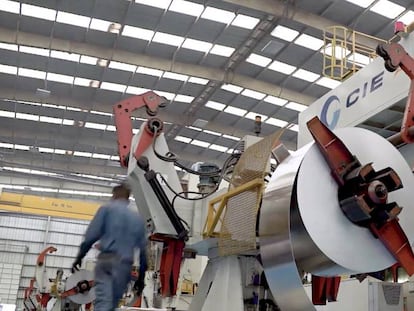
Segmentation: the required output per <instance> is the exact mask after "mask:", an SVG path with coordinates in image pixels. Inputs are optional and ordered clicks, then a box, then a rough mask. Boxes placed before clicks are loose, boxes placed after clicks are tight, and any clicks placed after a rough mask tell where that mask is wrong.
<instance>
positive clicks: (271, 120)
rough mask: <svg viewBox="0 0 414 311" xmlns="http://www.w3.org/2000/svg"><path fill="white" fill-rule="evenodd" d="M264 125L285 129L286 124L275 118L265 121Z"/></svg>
mask: <svg viewBox="0 0 414 311" xmlns="http://www.w3.org/2000/svg"><path fill="white" fill-rule="evenodd" d="M265 123H267V124H270V125H274V126H278V127H285V126H286V125H288V122H286V121H283V120H280V119H276V118H269V119H267V120H266V121H265Z"/></svg>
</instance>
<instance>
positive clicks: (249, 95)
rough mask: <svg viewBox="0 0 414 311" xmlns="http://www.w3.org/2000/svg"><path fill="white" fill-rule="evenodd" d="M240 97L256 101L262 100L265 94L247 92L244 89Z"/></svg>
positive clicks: (247, 90)
mask: <svg viewBox="0 0 414 311" xmlns="http://www.w3.org/2000/svg"><path fill="white" fill-rule="evenodd" d="M242 95H244V96H248V97H251V98H254V99H257V100H262V99H263V98H264V97H265V96H266V94H264V93H261V92H257V91H253V90H249V89H245V90H244V91H243V92H242Z"/></svg>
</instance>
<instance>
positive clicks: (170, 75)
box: [162, 71, 189, 81]
mask: <svg viewBox="0 0 414 311" xmlns="http://www.w3.org/2000/svg"><path fill="white" fill-rule="evenodd" d="M162 77H163V78H167V79H173V80H179V81H187V79H188V78H189V77H188V76H187V75H182V74H179V73H175V72H169V71H165V72H164V74H163V75H162Z"/></svg>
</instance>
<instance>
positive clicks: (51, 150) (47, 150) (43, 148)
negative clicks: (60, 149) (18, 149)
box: [31, 147, 54, 175]
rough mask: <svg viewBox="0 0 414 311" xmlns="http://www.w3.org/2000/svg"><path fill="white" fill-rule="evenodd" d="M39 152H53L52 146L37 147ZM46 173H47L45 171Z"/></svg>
mask: <svg viewBox="0 0 414 311" xmlns="http://www.w3.org/2000/svg"><path fill="white" fill-rule="evenodd" d="M39 152H43V153H54V149H53V148H45V147H39ZM31 173H32V174H33V170H32V171H31ZM45 173H46V172H45ZM46 174H47V175H49V173H46Z"/></svg>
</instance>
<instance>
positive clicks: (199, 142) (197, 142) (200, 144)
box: [190, 139, 210, 148]
mask: <svg viewBox="0 0 414 311" xmlns="http://www.w3.org/2000/svg"><path fill="white" fill-rule="evenodd" d="M190 144H192V145H195V146H198V147H202V148H208V146H210V143H208V142H206V141H202V140H198V139H193V140H192V141H191V143H190Z"/></svg>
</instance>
